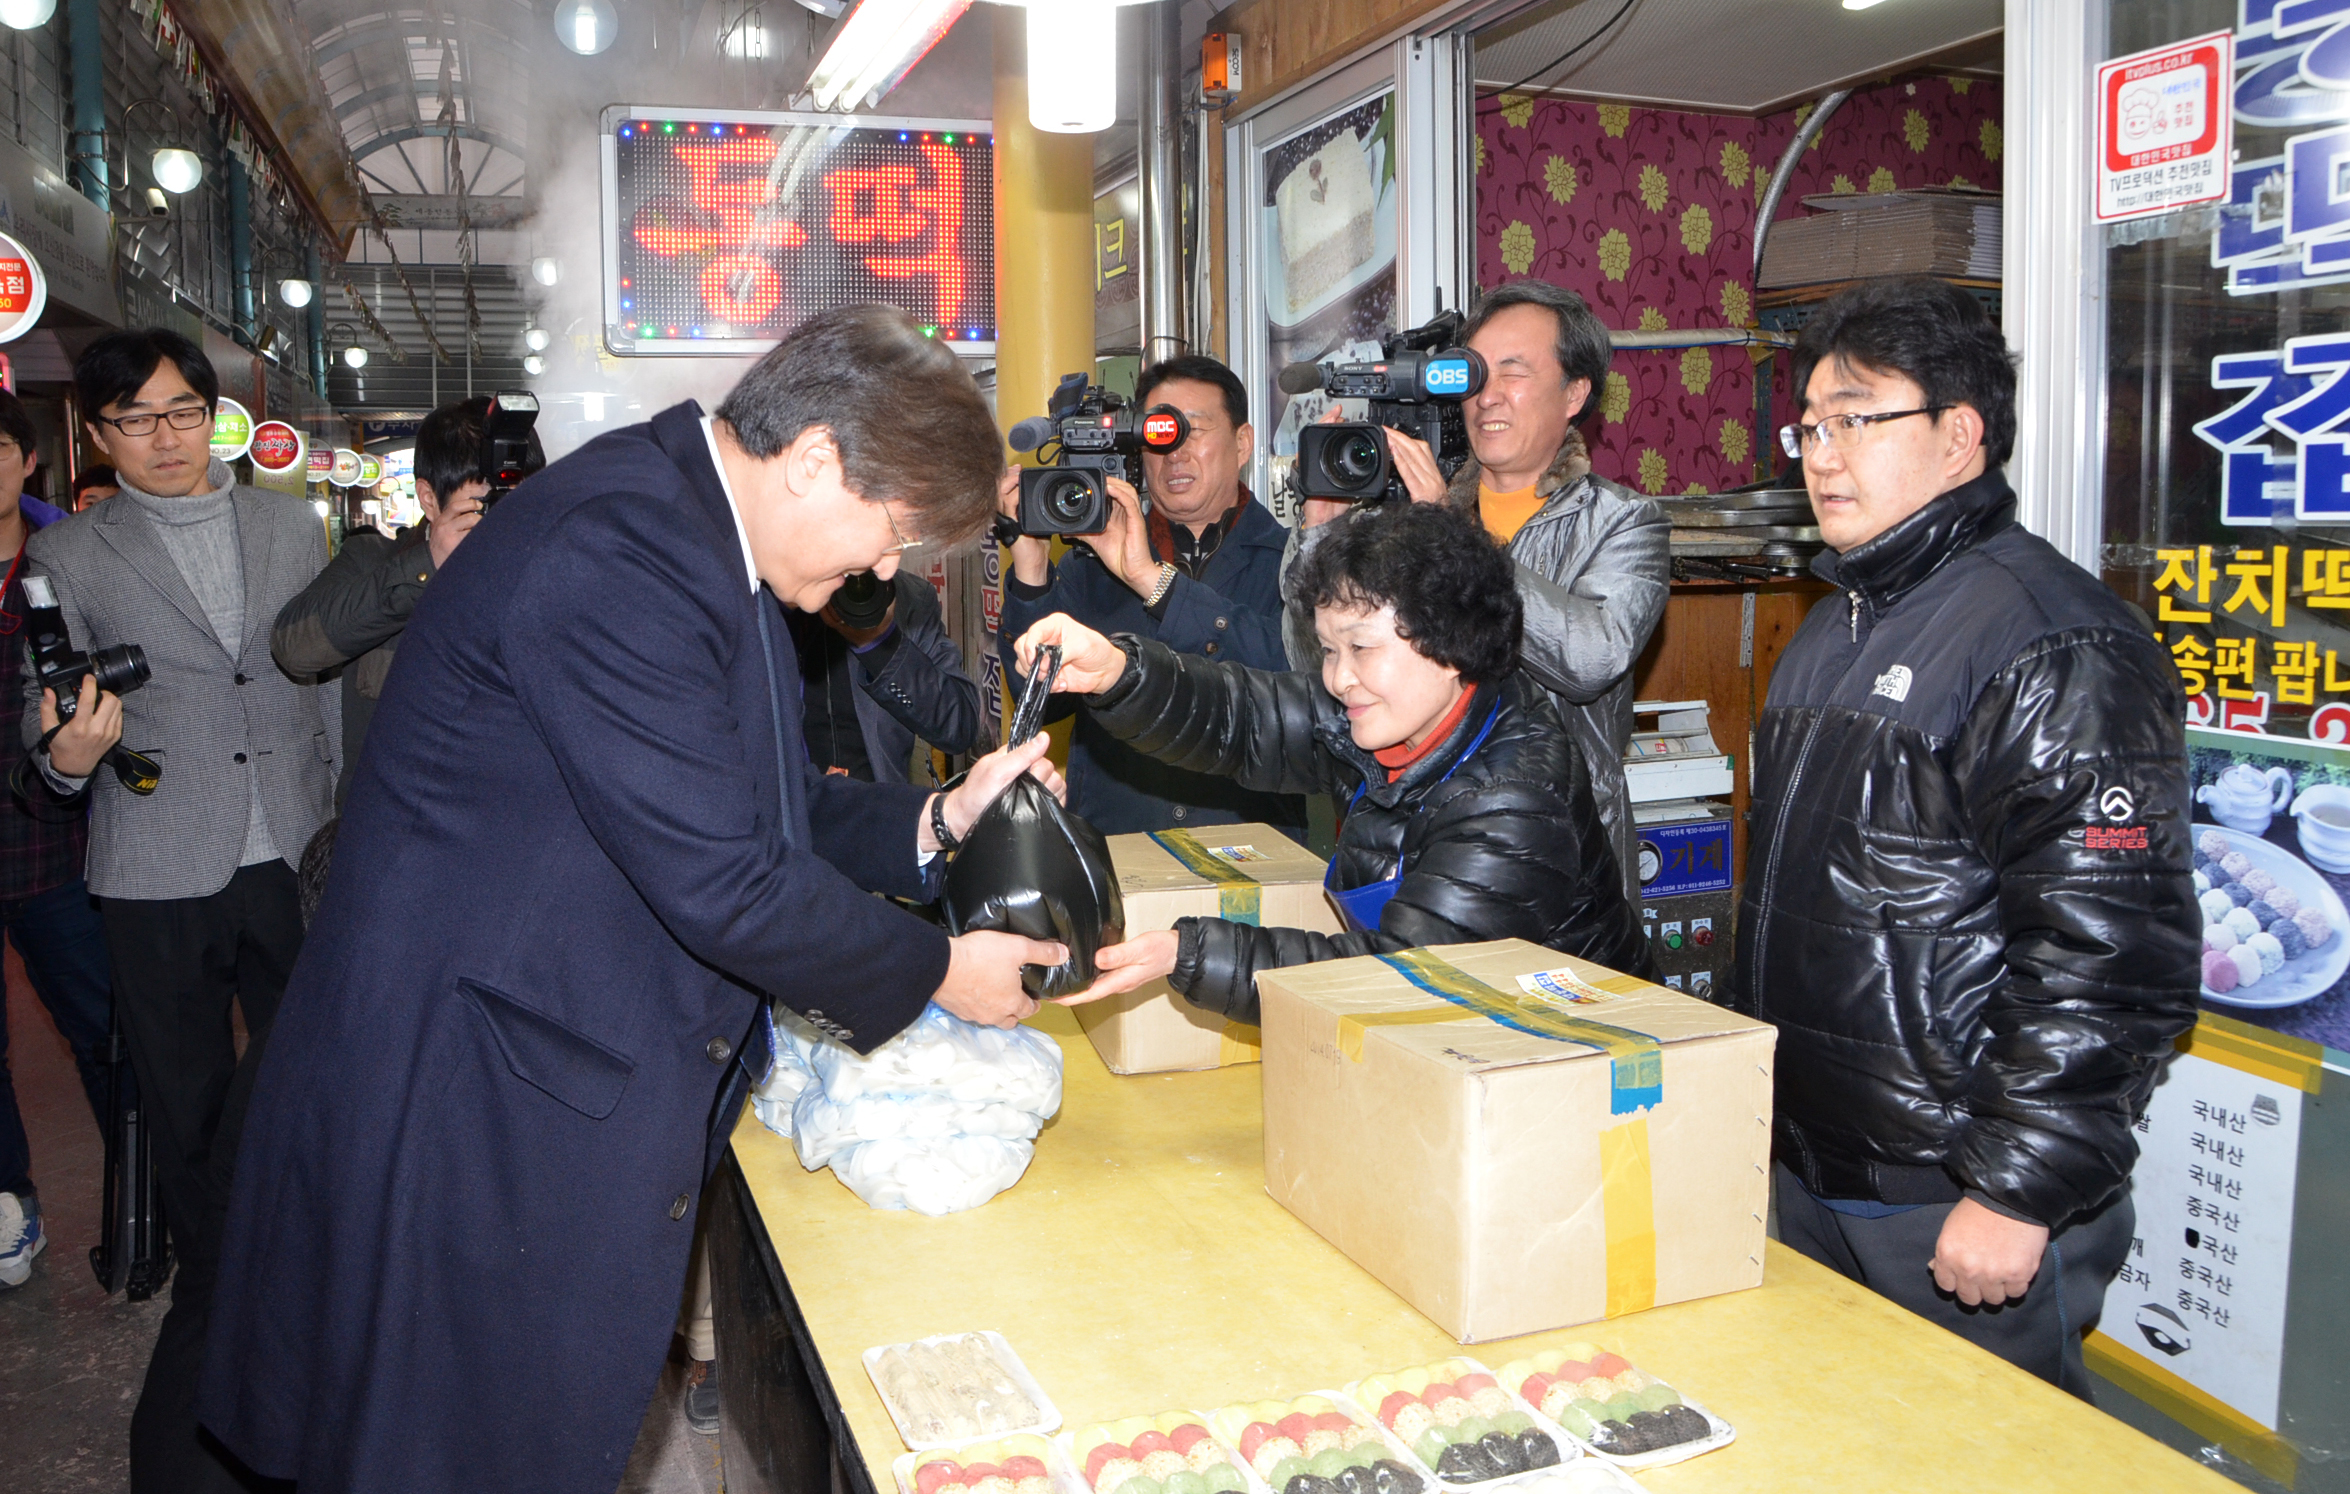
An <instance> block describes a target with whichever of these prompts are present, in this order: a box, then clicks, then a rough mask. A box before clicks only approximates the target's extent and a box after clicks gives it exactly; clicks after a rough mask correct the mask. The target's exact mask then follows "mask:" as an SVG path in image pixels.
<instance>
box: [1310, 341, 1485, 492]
mask: <svg viewBox="0 0 2350 1494" xmlns="http://www.w3.org/2000/svg"><path fill="white" fill-rule="evenodd" d="M1460 331H1461V314H1460V313H1459V312H1458V311H1446V312H1441V313H1439V314H1438V315H1437V316H1436V318H1435V319H1434V320H1433V321H1431V322H1429V323H1428V324H1427V325H1426V326H1423V327H1414V328H1412V329H1411V330H1410V331H1408V332H1393V333H1390V334H1388V335H1387V336H1386V337H1384V338H1381V339H1380V343H1379V346H1380V349H1381V351H1382V352H1383V353H1384V354H1385V355H1386V356H1385V357H1384V358H1383V359H1382V360H1381V361H1379V362H1377V363H1292V364H1291V365H1289V367H1287V368H1285V369H1283V370H1282V371H1281V378H1280V381H1279V382H1280V385H1281V388H1282V390H1283V392H1284V393H1288V394H1306V393H1309V392H1311V391H1313V390H1315V389H1320V390H1322V391H1323V392H1324V393H1326V394H1329V395H1331V396H1333V397H1334V398H1337V399H1365V400H1369V401H1370V402H1371V418H1370V419H1369V420H1350V421H1345V422H1342V423H1339V424H1335V425H1309V426H1306V427H1304V428H1303V429H1301V430H1300V431H1299V432H1298V433H1297V480H1298V494H1299V496H1300V497H1305V498H1341V499H1345V500H1347V501H1349V502H1360V501H1364V500H1373V501H1376V500H1381V499H1387V498H1401V497H1404V496H1405V491H1404V484H1403V479H1402V478H1400V477H1398V476H1397V475H1396V472H1395V459H1394V455H1393V453H1392V452H1390V451H1389V449H1388V445H1387V432H1388V431H1390V430H1398V431H1402V432H1403V433H1404V434H1406V435H1408V436H1416V437H1418V438H1419V439H1420V440H1422V441H1424V442H1426V443H1427V445H1428V450H1429V451H1431V452H1432V453H1434V454H1435V457H1436V468H1437V470H1438V471H1440V472H1442V473H1443V474H1444V475H1445V477H1446V479H1447V480H1450V478H1451V477H1452V475H1453V474H1454V473H1455V472H1458V471H1460V470H1461V464H1462V463H1463V462H1466V461H1467V460H1468V459H1469V425H1468V421H1467V420H1466V419H1465V418H1463V416H1462V415H1461V402H1462V401H1464V400H1466V399H1468V398H1470V397H1471V396H1473V395H1474V394H1476V392H1477V391H1478V390H1480V389H1483V388H1484V387H1485V374H1486V369H1485V360H1484V359H1483V358H1481V357H1479V356H1478V355H1477V354H1475V353H1473V352H1471V351H1470V350H1469V349H1467V348H1464V347H1460V346H1458V345H1457V344H1456V342H1455V339H1457V338H1458V337H1459V336H1460Z"/></svg>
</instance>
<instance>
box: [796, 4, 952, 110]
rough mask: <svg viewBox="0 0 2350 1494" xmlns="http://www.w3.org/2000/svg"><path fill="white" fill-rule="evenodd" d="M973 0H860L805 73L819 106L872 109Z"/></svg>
mask: <svg viewBox="0 0 2350 1494" xmlns="http://www.w3.org/2000/svg"><path fill="white" fill-rule="evenodd" d="M970 8H971V0H864V3H863V4H861V5H859V6H858V7H857V9H856V12H855V13H854V14H853V15H851V16H850V17H849V19H848V21H847V23H846V24H845V25H843V26H842V27H841V28H840V32H839V34H838V35H836V36H835V37H834V38H833V40H832V45H831V46H830V47H827V48H826V49H825V52H824V56H823V59H822V60H821V61H819V62H818V63H817V64H816V71H815V72H813V73H811V74H809V75H808V98H809V101H810V102H811V103H812V104H813V105H814V106H815V107H816V108H818V109H826V110H839V111H841V112H843V113H847V112H848V111H850V110H854V109H858V108H870V107H871V106H872V105H874V104H876V103H878V102H879V101H880V100H881V98H882V97H883V96H884V95H886V94H887V93H888V92H889V91H890V90H891V89H892V88H895V87H896V86H897V85H898V82H899V80H901V79H903V78H904V77H905V76H906V74H907V73H909V72H911V71H912V70H913V67H914V64H915V63H917V62H920V61H921V60H922V58H923V57H924V55H925V54H927V53H928V52H929V51H930V49H931V48H932V47H933V46H936V45H937V44H938V39H939V38H940V37H942V36H944V35H946V34H947V30H948V28H950V27H952V26H953V25H954V24H955V22H956V21H958V20H961V19H962V16H963V12H964V11H966V10H969V9H970Z"/></svg>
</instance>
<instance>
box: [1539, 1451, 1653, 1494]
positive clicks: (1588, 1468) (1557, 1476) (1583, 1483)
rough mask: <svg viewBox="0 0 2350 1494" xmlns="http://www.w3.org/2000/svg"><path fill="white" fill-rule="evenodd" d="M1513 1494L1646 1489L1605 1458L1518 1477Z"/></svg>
mask: <svg viewBox="0 0 2350 1494" xmlns="http://www.w3.org/2000/svg"><path fill="white" fill-rule="evenodd" d="M1511 1487H1512V1489H1513V1490H1515V1491H1516V1494H1648V1490H1647V1488H1646V1486H1644V1485H1643V1484H1641V1483H1640V1481H1639V1480H1637V1479H1635V1478H1633V1477H1632V1475H1631V1474H1629V1473H1626V1472H1625V1471H1624V1470H1623V1469H1622V1468H1619V1467H1617V1466H1616V1465H1615V1464H1614V1463H1611V1462H1609V1461H1608V1460H1607V1459H1605V1458H1577V1459H1576V1460H1575V1461H1574V1462H1572V1463H1561V1464H1559V1465H1558V1466H1557V1467H1556V1468H1537V1469H1536V1470H1534V1471H1533V1472H1532V1473H1521V1474H1519V1475H1518V1478H1517V1482H1516V1483H1514V1484H1513V1485H1511Z"/></svg>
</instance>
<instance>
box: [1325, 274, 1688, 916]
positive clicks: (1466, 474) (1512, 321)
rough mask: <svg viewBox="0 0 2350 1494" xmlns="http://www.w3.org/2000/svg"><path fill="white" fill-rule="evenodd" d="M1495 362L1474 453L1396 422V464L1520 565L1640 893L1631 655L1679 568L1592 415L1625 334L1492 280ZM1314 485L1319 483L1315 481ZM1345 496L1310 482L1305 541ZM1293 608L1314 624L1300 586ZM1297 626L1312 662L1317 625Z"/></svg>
mask: <svg viewBox="0 0 2350 1494" xmlns="http://www.w3.org/2000/svg"><path fill="white" fill-rule="evenodd" d="M1462 331H1463V334H1464V335H1463V336H1462V339H1461V343H1462V346H1464V347H1466V348H1467V349H1468V350H1469V351H1470V352H1473V353H1475V354H1477V355H1479V357H1480V358H1481V359H1482V361H1483V364H1484V369H1485V377H1484V380H1483V383H1482V385H1481V386H1479V387H1477V388H1476V390H1475V392H1474V393H1472V394H1471V395H1470V396H1469V397H1468V398H1467V399H1466V400H1465V401H1463V402H1462V405H1461V413H1462V415H1463V416H1464V417H1465V419H1466V425H1467V432H1468V445H1469V456H1468V458H1467V459H1466V460H1465V461H1463V462H1461V464H1460V465H1459V467H1458V468H1457V470H1454V471H1452V472H1451V473H1450V475H1449V476H1448V475H1447V473H1446V472H1445V470H1444V469H1443V468H1441V467H1440V466H1439V464H1438V461H1437V455H1436V453H1434V452H1432V451H1431V450H1430V449H1429V446H1428V443H1427V442H1426V441H1423V440H1421V439H1419V438H1417V437H1414V436H1411V435H1407V434H1405V433H1404V432H1402V431H1399V430H1389V431H1387V432H1386V433H1385V441H1386V445H1387V448H1388V452H1389V456H1390V459H1391V461H1392V466H1393V473H1394V476H1395V478H1396V479H1398V483H1399V485H1400V486H1401V487H1402V489H1403V490H1404V492H1405V493H1406V494H1407V495H1408V496H1409V497H1410V499H1411V501H1412V502H1414V503H1446V504H1450V505H1451V506H1453V507H1455V508H1458V509H1462V510H1466V511H1469V512H1473V513H1476V514H1477V515H1479V516H1480V517H1481V518H1482V519H1483V521H1484V524H1485V528H1486V530H1487V532H1488V533H1490V534H1491V535H1492V536H1493V537H1494V539H1495V540H1497V541H1499V542H1500V543H1501V544H1503V545H1505V546H1507V547H1508V549H1509V554H1510V559H1511V560H1513V561H1515V562H1516V564H1517V574H1518V593H1519V595H1520V597H1521V598H1523V600H1524V602H1525V608H1526V632H1525V643H1524V658H1523V662H1522V664H1521V666H1520V667H1521V668H1523V669H1524V670H1525V672H1526V673H1527V674H1528V675H1530V676H1531V677H1532V678H1533V679H1534V680H1536V681H1537V682H1539V683H1540V684H1541V685H1542V687H1543V688H1544V689H1546V690H1548V691H1549V692H1550V694H1551V697H1552V699H1553V700H1554V701H1555V702H1556V703H1557V705H1558V708H1559V714H1560V715H1561V716H1562V717H1563V718H1564V719H1565V721H1566V724H1567V730H1568V733H1569V735H1571V736H1572V737H1573V738H1574V740H1575V742H1576V745H1577V746H1579V747H1580V748H1581V749H1582V751H1583V756H1584V759H1585V761H1586V762H1588V763H1589V765H1590V768H1591V785H1592V790H1593V793H1594V796H1595V797H1596V798H1597V799H1598V801H1599V810H1600V816H1601V818H1602V819H1604V820H1605V821H1606V822H1607V827H1608V832H1609V836H1610V838H1611V839H1612V840H1613V841H1614V843H1615V849H1616V862H1617V866H1618V867H1619V869H1620V870H1621V871H1622V873H1623V877H1624V890H1625V893H1626V895H1627V896H1629V897H1631V898H1634V899H1635V900H1636V899H1637V898H1638V897H1639V890H1640V884H1639V871H1638V868H1639V858H1638V857H1637V856H1635V855H1634V854H1633V837H1632V801H1631V795H1630V793H1629V792H1628V790H1627V789H1626V787H1625V783H1624V748H1625V747H1626V746H1627V745H1628V744H1629V743H1630V742H1631V739H1632V665H1633V663H1634V661H1636V660H1637V659H1638V658H1639V657H1640V651H1641V650H1642V649H1643V648H1645V647H1647V645H1648V638H1649V634H1650V633H1652V632H1654V631H1655V629H1656V625H1657V622H1658V620H1659V619H1660V618H1661V617H1663V615H1664V610H1665V597H1666V592H1667V590H1668V588H1669V587H1670V585H1671V581H1672V572H1671V561H1670V558H1669V557H1668V555H1667V554H1666V549H1665V539H1666V535H1667V532H1668V530H1669V527H1670V526H1669V525H1668V524H1667V523H1666V520H1665V517H1664V515H1663V513H1662V512H1660V511H1659V510H1658V508H1657V506H1656V505H1655V504H1653V503H1651V502H1649V501H1648V500H1647V499H1645V498H1642V497H1641V496H1640V495H1639V494H1637V493H1634V492H1633V491H1632V490H1631V489H1629V488H1627V487H1625V486H1623V485H1622V484H1621V483H1617V482H1611V481H1609V480H1608V479H1607V478H1604V477H1601V476H1599V475H1597V474H1596V473H1594V472H1593V471H1592V470H1591V457H1590V454H1589V452H1588V451H1587V450H1586V449H1585V447H1584V444H1583V435H1582V432H1581V431H1580V430H1579V429H1577V427H1578V426H1579V425H1581V424H1585V423H1587V417H1588V414H1589V412H1590V410H1591V407H1592V403H1593V401H1594V400H1595V399H1596V398H1597V396H1598V393H1599V388H1600V384H1601V382H1602V381H1603V380H1604V379H1605V378H1606V377H1607V368H1608V363H1609V361H1610V360H1611V358H1612V356H1613V348H1612V346H1611V344H1610V341H1609V338H1608V332H1607V328H1606V327H1604V326H1602V325H1601V324H1600V321H1599V318H1598V317H1596V316H1594V315H1593V314H1592V312H1591V308H1590V307H1589V306H1588V305H1586V304H1585V303H1584V300H1583V298H1582V297H1581V296H1578V295H1576V294H1575V293H1574V292H1573V291H1568V290H1562V289H1560V288H1559V287H1557V286H1554V285H1550V284H1548V283H1546V282H1544V281H1539V280H1519V281H1513V282H1512V283H1510V284H1508V285H1504V286H1501V287H1499V288H1498V289H1495V290H1491V291H1488V292H1486V294H1485V295H1484V296H1483V297H1482V298H1480V299H1479V301H1478V302H1477V305H1476V307H1475V309H1474V311H1473V312H1472V313H1471V315H1470V317H1469V319H1468V322H1467V323H1466V325H1465V326H1464V327H1463V328H1462ZM1307 491H1308V492H1309V493H1310V492H1312V491H1313V489H1312V488H1311V487H1310V486H1309V487H1308V488H1307ZM1350 506H1351V505H1350V504H1348V503H1346V502H1343V501H1332V500H1329V499H1325V498H1314V497H1309V498H1308V499H1307V500H1306V502H1305V504H1304V508H1303V512H1302V515H1301V518H1300V521H1299V531H1298V532H1299V540H1298V545H1299V553H1300V554H1301V555H1302V554H1303V553H1305V552H1306V551H1308V550H1310V549H1311V548H1312V546H1313V545H1314V544H1315V542H1316V540H1315V531H1316V529H1317V527H1318V526H1320V525H1322V524H1325V523H1328V522H1329V521H1330V520H1331V519H1333V518H1336V517H1338V516H1339V515H1340V514H1343V513H1345V512H1346V511H1347V510H1348V508H1349V507H1350ZM1291 605H1292V608H1293V609H1295V611H1294V618H1295V620H1296V621H1298V622H1301V623H1303V624H1304V625H1305V626H1306V627H1310V620H1309V614H1308V612H1307V610H1306V608H1305V606H1304V603H1303V600H1302V599H1300V598H1295V597H1293V598H1291ZM1292 637H1293V638H1296V639H1297V640H1298V643H1297V645H1296V647H1295V648H1294V650H1293V652H1295V654H1296V658H1295V663H1296V665H1297V667H1299V668H1301V669H1304V668H1312V667H1315V665H1316V664H1317V662H1318V659H1316V658H1308V657H1305V653H1304V648H1305V642H1306V636H1305V634H1304V633H1303V631H1302V630H1301V629H1300V628H1298V627H1293V629H1292Z"/></svg>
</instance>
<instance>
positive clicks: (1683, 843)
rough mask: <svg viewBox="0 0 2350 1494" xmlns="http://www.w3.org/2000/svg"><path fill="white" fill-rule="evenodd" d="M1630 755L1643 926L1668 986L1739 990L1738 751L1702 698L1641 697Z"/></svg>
mask: <svg viewBox="0 0 2350 1494" xmlns="http://www.w3.org/2000/svg"><path fill="white" fill-rule="evenodd" d="M1632 709H1633V711H1634V713H1635V716H1636V720H1635V723H1634V724H1635V725H1638V726H1646V725H1648V724H1649V722H1650V720H1651V719H1652V718H1653V721H1654V726H1653V728H1652V729H1650V730H1646V731H1635V732H1633V734H1632V745H1631V746H1630V747H1629V748H1627V749H1626V750H1625V753H1624V777H1625V780H1626V782H1627V783H1628V784H1629V785H1630V788H1631V793H1632V834H1633V843H1634V844H1633V854H1634V855H1635V856H1636V857H1638V858H1639V863H1640V864H1639V875H1640V926H1641V929H1642V930H1643V931H1644V932H1645V933H1646V934H1647V935H1648V939H1649V948H1650V950H1651V952H1652V953H1653V954H1654V955H1655V956H1656V966H1657V969H1658V971H1659V972H1660V973H1661V976H1662V979H1663V981H1664V984H1665V985H1667V986H1669V987H1671V988H1672V989H1674V990H1676V991H1686V992H1688V993H1689V994H1690V995H1692V996H1697V997H1702V998H1703V999H1705V1000H1708V1001H1722V1002H1726V1001H1728V1000H1729V998H1730V957H1731V944H1732V940H1731V938H1730V918H1731V914H1732V911H1733V908H1734V905H1735V897H1736V894H1735V893H1734V891H1733V890H1732V889H1733V886H1734V883H1735V872H1736V868H1734V867H1733V866H1732V865H1731V836H1730V822H1731V810H1730V804H1729V797H1730V790H1731V779H1732V774H1731V763H1730V755H1729V754H1728V753H1726V752H1723V751H1722V750H1720V749H1719V748H1718V747H1716V746H1715V745H1714V739H1713V732H1712V730H1711V729H1710V728H1709V727H1708V726H1707V724H1706V703H1705V702H1704V701H1702V700H1670V701H1660V700H1643V701H1636V702H1634V704H1633V706H1632Z"/></svg>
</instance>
